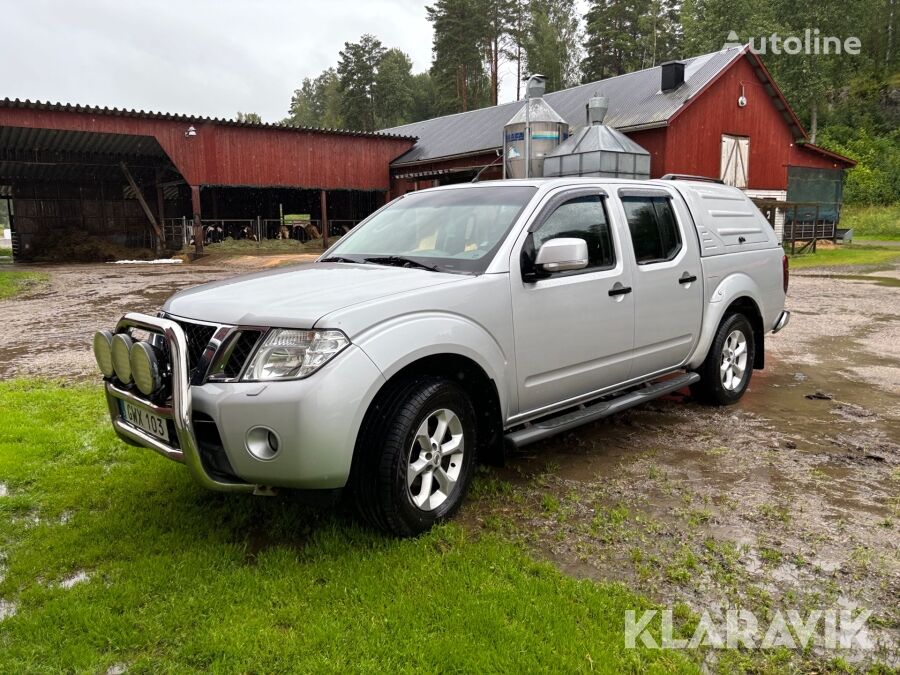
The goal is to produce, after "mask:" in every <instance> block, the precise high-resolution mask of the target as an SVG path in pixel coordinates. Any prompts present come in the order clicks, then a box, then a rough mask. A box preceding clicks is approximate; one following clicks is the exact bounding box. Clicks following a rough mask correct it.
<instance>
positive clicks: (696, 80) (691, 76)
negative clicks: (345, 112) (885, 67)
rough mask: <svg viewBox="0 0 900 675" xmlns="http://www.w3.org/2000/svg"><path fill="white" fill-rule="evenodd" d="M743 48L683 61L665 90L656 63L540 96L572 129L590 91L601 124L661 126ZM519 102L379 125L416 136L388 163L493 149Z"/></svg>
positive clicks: (581, 118) (582, 115)
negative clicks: (598, 99) (602, 110)
mask: <svg viewBox="0 0 900 675" xmlns="http://www.w3.org/2000/svg"><path fill="white" fill-rule="evenodd" d="M744 51H745V48H744V47H728V48H726V49H723V50H721V51H718V52H713V53H711V54H704V55H702V56H695V57H693V58H689V59H684V61H683V62H684V64H685V69H684V80H685V81H684V84H683V85H682V86H680V87H678V88H677V89H675V90H674V91H670V92H662V91H661V90H660V85H661V77H662V75H661V67H660V66H657V67H655V68H647V69H645V70H638V71H635V72H633V73H627V74H625V75H619V76H617V77H610V78H607V79H605V80H598V81H596V82H590V83H588V84H582V85H579V86H577V87H572V88H570V89H563V90H561V91H554V92H551V93H549V94H546V95H545V96H544V99H545V100H546V101H547V103H549V104H550V105H551V106H552V107H553V108H554V110H556V112H558V113H559V114H560V115H561V116H562V117H563V118H565V120H566V121H567V122H568V123H569V124H570V125H571V126H572V127H573V128H577V127H581V126H584V125H585V124H586V119H585V104H587V101H588V99H589V98H590V97H591V96H593V95H594V94H597V95H598V96H605V97H607V99H609V112H608V113H607V114H606V117H605V118H604V120H603V121H604V124H607V125H609V126H611V127H615V128H616V129H619V130H620V131H636V130H638V129H647V128H653V127H658V126H664V125H665V124H666V122H667V121H668V120H669V118H671V117H672V116H673V115H675V114H676V113H677V112H678V111H679V110H680V109H681V108H682V107H684V105H685V104H686V103H687V102H688V101H689V100H690V99H691V98H692V97H693V96H694V95H696V94H697V93H699V92H700V91H701V90H702V89H703V88H704V87H706V86H707V85H708V84H709V83H710V82H711V81H712V80H713V79H714V78H715V77H716V76H718V75H719V74H720V73H721V72H722V71H724V70H725V69H726V68H727V67H728V66H729V65H731V63H733V62H734V61H735V59H737V58H738V57H740V56H741V54H743V53H744ZM524 103H525V102H524V101H512V102H510V103H504V104H502V105H497V106H492V107H490V108H481V109H479V110H470V111H468V112H464V113H457V114H455V115H447V116H445V117H437V118H434V119H430V120H424V121H422V122H414V123H412V124H405V125H403V126H399V127H393V128H390V129H384V130H383V133H388V134H397V135H402V136H416V137H418V139H419V140H418V142H417V143H416V145H415V147H413V148H412V149H411V150H410V151H409V152H407V153H406V154H404V155H402V156H401V157H399V158H398V159H397V160H395V161H394V162H393V164H392V166H402V165H405V164H415V163H418V162H426V161H433V160H436V159H440V158H444V157H450V156H454V155H464V154H471V153H475V152H479V151H489V150H493V149H494V148H497V147H499V146H500V141H501V138H502V129H503V126H504V125H505V124H506V123H507V122H508V121H509V120H510V118H511V117H513V115H515V114H516V113H517V112H518V111H519V110H520V109H521V108H523V107H524Z"/></svg>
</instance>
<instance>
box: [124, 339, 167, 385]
mask: <svg viewBox="0 0 900 675" xmlns="http://www.w3.org/2000/svg"><path fill="white" fill-rule="evenodd" d="M129 360H130V363H131V377H132V378H133V379H134V383H135V384H136V385H137V388H138V389H140V390H141V393H142V394H145V395H146V396H150V395H151V394H153V392H154V391H156V390H157V389H159V388H160V386H161V385H162V382H161V380H160V377H159V361H158V360H157V358H156V352H154V351H153V347H151V346H150V345H149V344H148V343H146V342H135V343H134V344H133V345H132V346H131V354H130V359H129Z"/></svg>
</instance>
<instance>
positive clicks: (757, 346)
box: [719, 295, 766, 370]
mask: <svg viewBox="0 0 900 675" xmlns="http://www.w3.org/2000/svg"><path fill="white" fill-rule="evenodd" d="M732 314H743V315H744V316H745V317H747V320H748V321H749V322H750V327H751V328H753V345H754V350H753V368H754V369H755V370H762V369H763V368H764V367H765V365H766V350H765V339H766V337H765V336H766V333H765V330H763V320H762V314H761V313H760V311H759V305H757V304H756V301H754V300H753V298H751V297H750V296H747V295H742V296H741V297H739V298H735V299H734V300H733V301H732V302H731V304H730V305H728V308H727V309H726V310H725V313H724V314H722V318H721V319H720V321H719V322H720V323H721V322H722V321H724V320H725V318H726V317H728V316H730V315H732Z"/></svg>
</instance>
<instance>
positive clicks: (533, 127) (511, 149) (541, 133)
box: [503, 76, 569, 178]
mask: <svg viewBox="0 0 900 675" xmlns="http://www.w3.org/2000/svg"><path fill="white" fill-rule="evenodd" d="M543 93H544V84H543V79H541V78H539V76H533V77H532V78H531V79H530V80H529V82H528V87H527V89H526V99H525V105H523V106H522V108H521V109H520V110H519V112H517V113H516V114H515V115H513V118H512V119H511V120H510V121H509V122H507V123H506V126H505V127H503V157H504V162H503V177H504V178H527V177H535V176H538V177H540V176H543V175H544V174H543V170H544V157H545V156H546V155H547V154H548V153H549V152H550V151H552V150H553V149H554V148H555V147H556V146H557V145H559V144H560V143H561V142H562V141H564V140H565V139H566V138H567V137H568V135H569V125H568V124H567V123H566V121H565V120H564V119H563V118H562V117H560V116H559V115H558V114H557V112H556V111H555V110H554V109H553V108H551V107H550V105H549V104H548V103H547V102H546V101H545V100H544V99H543V98H541V96H542V95H543ZM529 131H530V133H528V132H529ZM527 155H530V156H531V169H530V171H526V165H525V157H526V156H527Z"/></svg>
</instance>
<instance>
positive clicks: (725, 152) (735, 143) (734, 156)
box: [719, 134, 750, 188]
mask: <svg viewBox="0 0 900 675" xmlns="http://www.w3.org/2000/svg"><path fill="white" fill-rule="evenodd" d="M749 162H750V139H749V138H747V137H745V136H729V135H727V134H722V163H721V172H720V176H719V178H721V179H722V180H723V181H724V182H725V184H726V185H733V186H734V187H738V188H746V187H747V184H748V175H749Z"/></svg>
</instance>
